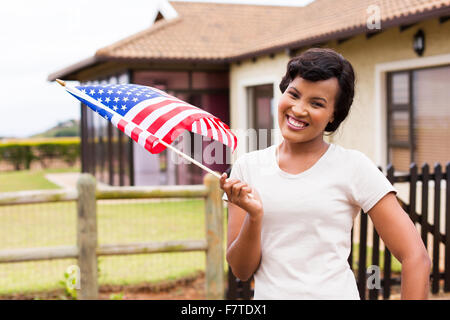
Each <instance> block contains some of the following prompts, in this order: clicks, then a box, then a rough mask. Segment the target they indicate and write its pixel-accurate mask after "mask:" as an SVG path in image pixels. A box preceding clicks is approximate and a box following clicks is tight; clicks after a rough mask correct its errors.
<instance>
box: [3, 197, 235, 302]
mask: <svg viewBox="0 0 450 320" xmlns="http://www.w3.org/2000/svg"><path fill="white" fill-rule="evenodd" d="M97 214H98V216H97V219H98V221H97V223H98V239H99V244H111V243H128V242H146V241H167V240H183V239H204V238H205V225H204V201H203V200H201V199H198V200H197V199H193V200H185V201H180V202H168V201H163V202H159V203H156V202H148V201H147V202H142V201H99V202H98V206H97ZM225 231H226V223H224V232H225ZM75 243H76V204H75V202H69V203H50V204H38V205H20V206H10V207H0V250H3V249H13V248H31V247H47V246H61V245H75ZM224 245H225V243H224ZM98 261H99V272H100V273H99V282H100V283H101V284H133V283H142V282H157V281H160V280H165V279H174V278H178V277H181V276H184V275H188V274H192V273H194V272H197V271H199V270H204V269H205V254H204V252H189V253H161V254H141V255H129V256H103V257H99V259H98ZM73 264H76V261H75V260H58V261H42V262H25V263H11V264H0V294H2V293H13V292H22V293H24V292H33V291H40V290H50V289H55V288H61V285H60V283H59V282H60V281H61V280H63V279H64V272H65V270H66V269H67V267H68V266H70V265H73ZM225 266H226V263H225Z"/></svg>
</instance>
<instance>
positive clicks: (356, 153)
mask: <svg viewBox="0 0 450 320" xmlns="http://www.w3.org/2000/svg"><path fill="white" fill-rule="evenodd" d="M334 146H335V157H336V158H337V159H339V160H340V161H342V162H343V163H345V164H347V165H348V166H351V167H353V168H356V166H360V164H361V163H366V164H367V163H372V164H374V162H373V161H372V160H371V159H370V158H369V157H368V156H367V155H366V154H365V153H364V152H362V151H360V150H357V149H352V148H345V147H343V146H340V145H337V144H334ZM335 160H336V159H335Z"/></svg>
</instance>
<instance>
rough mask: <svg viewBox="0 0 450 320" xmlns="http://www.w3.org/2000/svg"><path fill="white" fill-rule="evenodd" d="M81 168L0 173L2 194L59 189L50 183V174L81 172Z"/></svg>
mask: <svg viewBox="0 0 450 320" xmlns="http://www.w3.org/2000/svg"><path fill="white" fill-rule="evenodd" d="M79 171H80V168H78V167H74V168H67V169H43V170H21V171H8V172H1V173H0V192H13V191H23V190H43V189H59V186H57V185H56V184H54V183H52V182H50V181H48V180H47V179H46V178H45V175H46V174H48V173H62V172H79Z"/></svg>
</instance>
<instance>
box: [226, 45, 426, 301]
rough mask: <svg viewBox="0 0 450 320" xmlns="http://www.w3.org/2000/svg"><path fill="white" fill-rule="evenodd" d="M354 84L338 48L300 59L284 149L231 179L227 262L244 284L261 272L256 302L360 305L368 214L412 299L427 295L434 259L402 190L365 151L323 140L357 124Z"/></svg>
mask: <svg viewBox="0 0 450 320" xmlns="http://www.w3.org/2000/svg"><path fill="white" fill-rule="evenodd" d="M354 85H355V75H354V72H353V68H352V66H351V64H350V63H349V62H348V61H347V60H346V59H345V58H344V57H342V56H341V55H340V54H338V53H337V52H335V51H333V50H331V49H318V48H315V49H310V50H307V51H306V52H304V53H303V54H301V55H300V56H298V57H294V58H293V59H291V61H289V63H288V66H287V71H286V74H285V76H284V77H283V79H282V81H281V83H280V90H281V91H282V96H281V98H280V100H279V103H278V123H279V126H280V129H281V133H282V136H283V140H282V142H281V143H280V144H279V145H273V146H270V147H268V148H266V149H263V150H258V151H253V152H250V153H247V154H245V155H244V156H242V157H240V158H239V159H238V160H237V161H236V162H235V163H234V165H233V168H232V171H231V174H230V179H226V178H227V176H226V174H224V175H223V176H222V178H221V187H222V189H223V190H224V191H225V194H224V197H223V199H224V200H227V201H228V202H229V204H228V208H229V212H228V245H227V261H228V263H229V265H230V267H231V270H232V272H233V273H234V274H235V276H236V277H238V278H240V279H242V280H247V279H249V278H250V277H251V276H252V275H253V274H254V279H255V288H254V299H360V296H359V293H358V289H357V286H356V280H355V277H354V274H353V271H352V270H351V268H350V265H349V263H348V261H347V259H348V257H349V254H350V246H351V230H352V226H353V221H354V219H355V218H356V216H357V215H358V214H359V212H360V211H361V209H362V210H363V212H364V213H367V214H369V215H370V217H371V219H372V221H373V223H374V226H375V228H376V230H377V232H378V234H379V235H380V236H381V238H382V240H383V241H384V243H385V245H386V246H387V247H388V249H389V250H390V251H391V252H392V253H393V254H394V256H395V257H396V258H397V259H398V260H399V261H400V262H401V263H402V298H405V299H423V298H426V297H427V294H428V275H429V272H430V260H429V258H428V254H427V252H426V249H425V247H424V245H423V243H422V241H421V239H420V236H419V234H418V233H417V231H416V229H415V227H414V225H413V224H412V222H411V220H410V219H409V218H408V215H407V214H406V213H405V212H404V211H403V209H402V208H401V207H400V205H399V203H398V201H396V198H395V194H396V193H397V190H396V189H395V188H394V187H393V186H392V184H391V183H390V182H389V180H388V179H387V178H386V177H385V176H384V175H383V173H382V172H381V171H380V170H378V168H377V167H376V166H375V164H374V163H373V162H372V161H371V160H370V159H369V158H368V157H367V156H366V155H365V154H363V153H362V152H360V151H358V150H353V149H345V148H343V147H341V146H339V145H337V144H333V143H329V144H327V143H326V142H325V141H324V140H323V136H324V133H325V132H334V131H336V130H337V128H338V127H339V125H340V123H342V121H343V120H344V119H345V118H346V117H347V115H348V113H349V110H350V106H351V104H352V102H353V96H354ZM250 194H251V195H252V197H249V196H248V195H250Z"/></svg>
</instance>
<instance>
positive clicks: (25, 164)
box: [0, 137, 80, 170]
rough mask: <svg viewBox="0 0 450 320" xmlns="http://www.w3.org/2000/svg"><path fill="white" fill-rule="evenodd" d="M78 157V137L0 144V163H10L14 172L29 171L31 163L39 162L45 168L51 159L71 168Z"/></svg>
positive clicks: (13, 141) (15, 141)
mask: <svg viewBox="0 0 450 320" xmlns="http://www.w3.org/2000/svg"><path fill="white" fill-rule="evenodd" d="M79 157H80V138H79V137H72V138H47V139H24V140H12V141H7V142H3V143H2V142H0V161H6V162H9V163H11V164H12V165H13V166H14V169H15V170H21V169H30V166H31V163H32V162H33V161H39V162H40V163H41V165H42V166H43V167H44V168H47V167H48V165H49V161H51V160H53V159H61V160H63V161H65V162H66V163H67V164H68V165H69V166H73V165H74V164H75V162H76V161H77V159H78V158H79Z"/></svg>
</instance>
